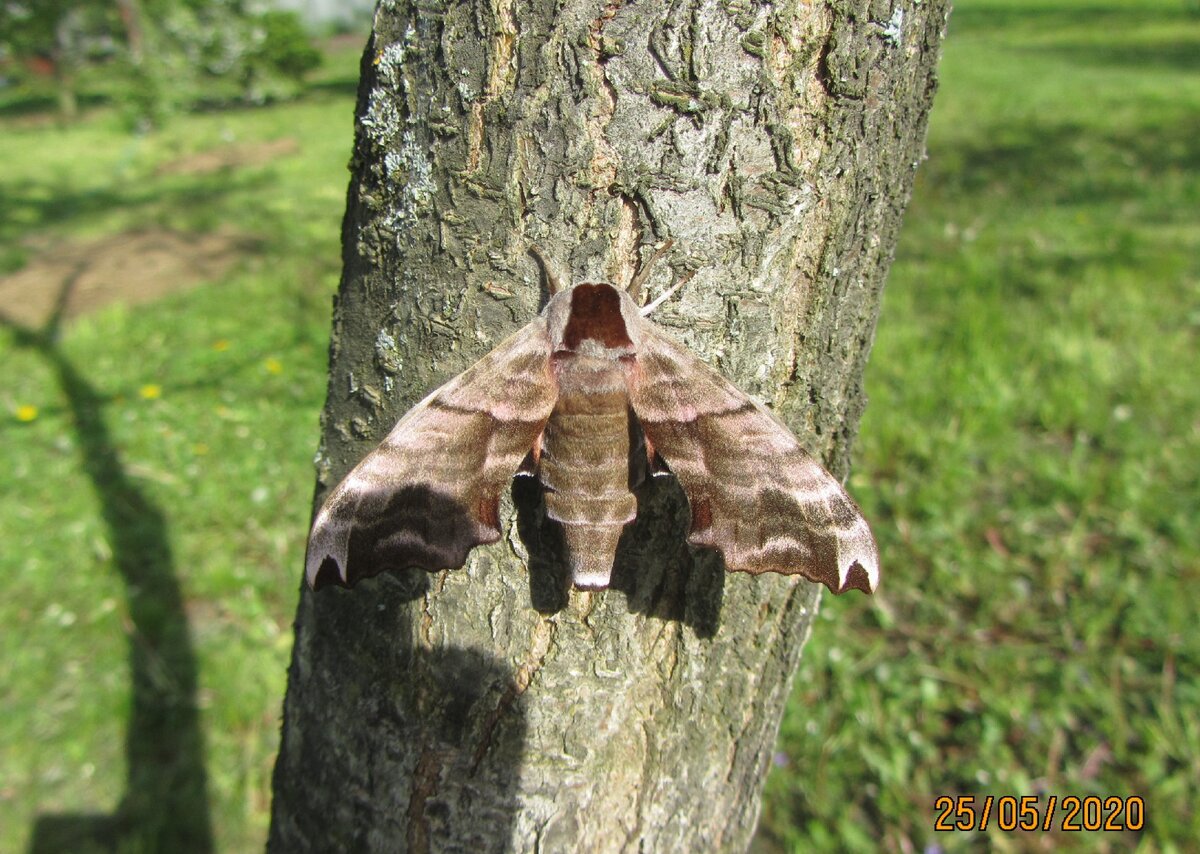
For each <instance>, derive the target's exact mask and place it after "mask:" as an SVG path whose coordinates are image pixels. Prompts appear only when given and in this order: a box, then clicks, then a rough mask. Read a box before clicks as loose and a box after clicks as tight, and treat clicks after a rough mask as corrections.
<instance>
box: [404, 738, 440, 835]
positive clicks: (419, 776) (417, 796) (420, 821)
mask: <svg viewBox="0 0 1200 854" xmlns="http://www.w3.org/2000/svg"><path fill="white" fill-rule="evenodd" d="M441 773H442V754H441V753H440V752H439V751H437V750H433V749H431V748H428V747H426V748H425V749H424V750H422V751H421V756H420V758H419V759H418V760H417V767H416V769H415V770H414V771H413V788H412V795H410V796H409V799H408V826H407V828H406V830H405V840H406V841H407V842H408V850H409V851H410V852H412V854H428V852H429V821H428V819H426V818H425V804H426V803H428V801H429V799H430V798H431V797H433V796H434V795H436V794H437V789H438V778H439V777H440V776H441Z"/></svg>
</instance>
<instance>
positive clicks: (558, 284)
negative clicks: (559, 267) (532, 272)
mask: <svg viewBox="0 0 1200 854" xmlns="http://www.w3.org/2000/svg"><path fill="white" fill-rule="evenodd" d="M529 254H530V255H532V256H533V257H534V258H536V259H537V262H538V264H539V265H541V268H542V275H543V276H545V277H546V290H547V291H549V292H550V296H554V295H555V294H556V293H558V292H559V291H561V290H562V289H563V286H562V279H560V278H559V277H558V274H557V273H555V272H554V267H553V265H552V264H551V263H550V261H549V260H548V259H547V258H546V256H545V255H543V254H542V250H541V248H540V247H539V246H536V245H534V244H532V243H531V244H530V245H529Z"/></svg>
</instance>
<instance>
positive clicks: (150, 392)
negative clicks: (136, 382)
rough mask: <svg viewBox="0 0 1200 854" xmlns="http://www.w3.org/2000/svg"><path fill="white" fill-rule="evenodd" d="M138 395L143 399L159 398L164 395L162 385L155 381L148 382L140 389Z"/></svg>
mask: <svg viewBox="0 0 1200 854" xmlns="http://www.w3.org/2000/svg"><path fill="white" fill-rule="evenodd" d="M138 395H139V396H140V397H141V398H142V400H158V399H159V398H160V397H162V386H160V385H155V384H154V383H147V384H146V385H144V386H142V387H141V388H139V389H138Z"/></svg>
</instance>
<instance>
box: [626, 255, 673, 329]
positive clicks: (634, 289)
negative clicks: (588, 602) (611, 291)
mask: <svg viewBox="0 0 1200 854" xmlns="http://www.w3.org/2000/svg"><path fill="white" fill-rule="evenodd" d="M674 245H675V241H674V240H671V239H667V240H665V241H663V245H662V246H660V247H658V248H657V249H655V250H654V254H653V255H651V256H650V260H649V261H647V262H646V263H645V264H643V265H642V269H640V270H638V271H637V272H636V273H635V274H634V276H633V278H632V279H630V280H629V287H628V288H626V289H625V290H627V291H629V295H630V296H631V297H633V301H634V302H637V301H638V300H639V299H640V298H641V296H642V285H644V284H646V279H648V278H650V271H651V270H652V269H654V262H655V261H657V260H658V259H659V258H661V257H663V256H664V255H666V254H667V253H668V252H670V251H671V247H672V246H674ZM642 314H643V315H645V312H642Z"/></svg>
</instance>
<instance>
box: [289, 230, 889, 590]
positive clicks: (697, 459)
mask: <svg viewBox="0 0 1200 854" xmlns="http://www.w3.org/2000/svg"><path fill="white" fill-rule="evenodd" d="M662 251H665V250H660V252H659V253H658V254H661V252H662ZM655 257H658V256H657V254H656V255H655ZM538 258H539V260H541V261H542V264H543V267H544V268H545V271H546V277H547V282H548V289H549V291H550V300H549V302H548V303H547V305H546V307H545V309H544V310H543V311H542V313H541V314H540V315H539V316H538V317H537V318H536V319H534V320H533V321H532V322H531V323H529V324H528V325H527V326H525V327H524V328H523V329H521V330H519V331H518V332H516V333H515V334H514V335H512V336H511V337H509V338H508V339H507V340H505V341H504V342H503V343H501V344H500V345H499V346H497V347H496V348H495V349H494V350H492V351H491V352H490V353H488V354H487V355H486V356H484V357H483V358H482V359H480V360H479V361H478V362H476V363H475V364H474V365H473V366H472V367H470V368H468V369H467V370H466V371H464V372H463V373H461V374H459V375H458V376H456V377H455V378H454V379H452V380H450V381H449V382H448V383H446V384H445V385H443V386H441V387H440V388H438V389H436V390H435V391H433V392H432V393H431V394H430V395H429V396H428V397H426V398H425V399H424V400H422V401H421V402H420V403H418V404H417V405H416V406H414V407H413V408H412V409H411V410H409V412H408V413H407V414H406V415H404V416H403V417H402V418H401V419H400V420H399V421H398V422H397V423H396V426H395V427H394V428H393V429H392V431H391V432H390V433H389V434H388V435H387V437H386V438H385V439H384V440H383V442H382V443H380V445H379V447H378V448H376V449H375V450H374V451H372V452H371V453H370V454H368V455H367V456H366V457H365V458H364V459H363V460H362V461H361V462H360V463H359V464H358V465H357V466H355V467H354V469H353V470H352V471H351V472H350V473H349V474H348V475H347V476H346V477H345V478H344V479H343V480H342V482H341V483H340V484H339V485H338V486H337V487H336V488H335V489H334V490H333V491H332V492H331V493H330V495H329V497H328V498H327V499H326V500H325V503H324V505H323V506H322V507H321V510H320V511H319V512H318V513H317V516H316V518H315V520H314V522H313V527H312V531H311V533H310V534H309V540H308V552H307V556H306V559H305V563H306V572H307V577H308V582H309V584H310V585H311V586H312V587H313V588H314V589H319V588H320V587H322V586H324V585H326V584H330V583H333V584H339V585H342V586H350V585H352V584H354V583H355V582H356V581H358V580H359V579H360V578H363V577H366V576H369V575H375V574H378V573H379V572H381V571H382V570H384V569H387V568H389V567H394V568H405V567H410V566H416V567H421V568H423V569H426V570H429V571H437V570H441V569H456V568H459V567H461V566H462V565H463V564H464V563H465V562H466V559H467V553H468V552H469V551H470V550H471V549H472V548H474V547H475V546H477V545H480V544H482V543H494V542H496V541H497V540H498V539H499V538H500V523H499V518H498V513H499V499H500V491H501V490H502V489H503V488H504V487H505V486H506V485H507V484H508V483H509V481H510V480H511V479H512V478H513V477H514V476H518V475H527V476H533V477H536V478H538V480H539V481H540V482H541V484H542V486H543V488H544V490H545V503H546V510H547V514H548V515H549V516H550V518H552V519H555V520H557V521H558V522H560V523H561V524H562V525H563V532H564V542H565V548H566V552H567V560H568V562H569V565H570V570H571V578H572V581H573V582H574V584H575V586H576V587H579V588H585V589H586V588H593V589H594V588H603V587H607V586H608V583H609V579H610V576H611V574H612V566H613V559H614V556H615V554H616V547H617V540H618V539H619V537H620V535H621V532H622V530H623V529H624V527H625V525H626V524H628V523H629V522H631V521H632V520H633V519H634V516H635V515H636V510H637V502H636V500H635V497H634V494H633V489H634V488H636V486H637V485H638V484H639V483H640V480H641V479H642V478H643V477H644V476H645V474H646V472H647V471H649V472H651V473H653V474H655V475H663V474H671V475H674V476H675V477H676V478H677V479H678V480H679V483H680V484H681V485H682V487H683V491H684V493H685V494H686V495H687V499H688V503H689V505H690V508H691V515H692V524H691V532H690V534H689V536H688V541H689V542H690V543H693V544H695V545H700V546H709V547H713V548H716V549H718V550H720V551H721V552H722V553H723V554H724V558H725V565H726V568H727V569H729V570H731V571H740V572H750V573H761V572H779V573H786V574H796V573H799V574H800V575H803V576H805V577H806V578H809V579H811V580H813V581H819V582H821V583H822V584H825V585H826V586H827V587H829V589H830V590H832V591H833V592H835V593H841V592H843V591H845V590H848V589H850V588H855V589H858V590H862V591H864V592H867V593H869V592H871V591H873V590H874V589H875V587H876V585H877V584H878V582H879V556H878V551H877V549H876V546H875V540H874V538H873V537H872V535H871V531H870V528H869V527H868V525H867V523H866V520H864V519H863V517H862V514H861V513H860V512H859V509H858V507H857V505H855V503H854V501H853V500H852V499H851V498H850V496H849V495H847V494H846V492H845V490H843V489H842V486H841V484H840V483H838V481H837V480H836V479H835V478H834V477H833V476H832V475H830V474H829V473H828V472H827V471H825V469H824V468H822V467H821V465H820V464H819V463H818V462H817V461H816V460H815V459H814V458H813V457H812V456H810V455H809V454H808V453H807V452H806V451H805V450H804V449H803V448H802V447H801V446H800V443H799V442H798V441H797V439H796V437H795V436H794V435H792V432H791V431H790V430H789V429H788V428H787V427H786V426H784V424H783V422H782V421H780V420H779V419H778V418H776V417H775V416H774V415H773V414H772V413H771V412H769V411H768V410H767V409H765V408H764V407H763V406H762V405H760V404H758V403H757V402H755V401H754V400H752V399H751V398H750V397H748V396H747V395H745V394H743V393H742V392H740V391H738V390H737V389H736V388H735V387H734V386H733V385H732V384H731V383H730V382H729V381H728V380H726V379H725V378H724V377H722V376H721V375H720V374H719V373H718V372H717V371H715V370H713V369H712V368H710V367H709V366H708V365H706V364H705V363H704V362H703V361H701V360H700V359H699V358H698V357H696V356H695V355H693V354H692V353H691V352H689V351H688V350H687V349H686V348H685V347H684V346H683V345H681V344H678V343H676V342H675V341H674V340H672V339H671V338H670V337H668V336H667V335H666V334H665V333H664V332H662V331H661V330H660V329H659V328H658V327H657V326H656V325H655V324H654V323H653V322H652V321H650V320H648V319H647V317H646V315H648V314H649V312H650V310H651V309H653V308H654V307H655V306H656V305H657V302H656V303H654V304H652V305H651V306H648V307H647V308H646V309H639V307H638V305H637V303H636V302H635V297H636V295H637V292H638V291H639V290H640V286H641V281H642V280H643V279H644V278H645V273H646V269H648V267H649V265H647V268H646V269H643V271H642V272H640V273H639V274H638V275H637V276H635V277H634V279H633V281H632V282H631V283H630V287H629V290H628V291H625V290H621V289H619V288H617V287H615V286H613V285H611V284H607V283H583V284H577V285H573V286H571V287H568V288H563V287H562V286H561V284H560V283H559V281H558V279H557V278H556V277H555V276H554V275H553V274H552V273H551V272H550V268H549V266H548V265H547V264H546V262H545V260H544V259H542V258H541V256H540V254H539V255H538ZM652 260H653V259H652ZM667 295H669V293H668V294H667ZM667 295H664V298H665V296H667Z"/></svg>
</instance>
